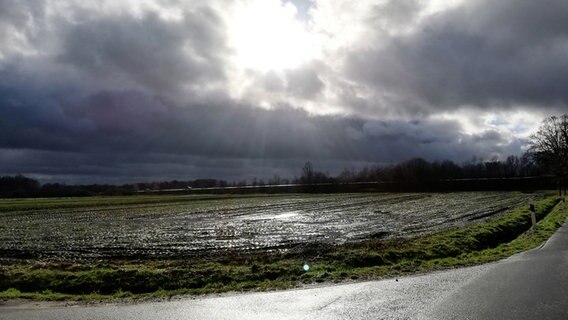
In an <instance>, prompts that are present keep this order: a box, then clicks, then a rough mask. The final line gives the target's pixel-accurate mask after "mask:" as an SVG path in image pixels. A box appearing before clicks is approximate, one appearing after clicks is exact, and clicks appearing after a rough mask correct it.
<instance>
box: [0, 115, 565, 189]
mask: <svg viewBox="0 0 568 320" xmlns="http://www.w3.org/2000/svg"><path fill="white" fill-rule="evenodd" d="M529 143H530V147H529V149H528V151H527V153H526V154H525V155H523V156H522V157H518V156H509V157H508V158H506V159H505V160H504V161H501V160H499V159H497V158H495V159H492V160H490V161H477V160H476V159H473V160H472V161H470V162H468V163H464V164H461V165H459V164H456V163H454V162H452V161H449V160H446V161H441V162H438V161H436V162H428V161H426V160H424V159H422V158H414V159H411V160H408V161H405V162H402V163H398V164H393V165H386V166H385V165H376V166H371V167H365V168H363V169H360V170H354V169H345V170H343V171H342V172H341V173H340V174H338V175H337V176H331V175H330V174H328V173H324V172H321V171H317V170H316V169H315V168H314V165H313V164H312V163H311V162H310V161H308V162H306V163H305V164H304V166H303V167H302V170H301V174H300V177H299V178H294V179H292V180H288V179H282V178H280V176H278V175H274V176H273V177H272V178H270V179H268V180H267V181H266V182H265V181H264V180H262V179H260V180H258V179H257V178H253V179H252V181H251V182H247V181H244V180H243V181H238V182H236V181H235V182H227V181H225V180H217V179H197V180H191V181H177V180H173V181H163V182H150V183H134V184H124V185H120V186H116V185H100V184H92V185H66V184H60V183H47V184H43V185H41V184H40V183H39V182H38V181H37V180H35V179H31V178H28V177H24V176H23V175H16V176H13V177H12V176H5V177H0V197H55V196H90V195H125V194H136V193H139V192H146V191H155V190H161V191H167V190H180V189H185V190H188V189H194V188H195V189H201V190H203V189H207V188H217V189H219V188H227V187H244V186H248V187H251V186H252V187H264V186H266V185H271V186H275V185H280V186H282V187H286V188H287V189H282V188H280V189H278V188H273V189H272V190H275V192H278V191H281V190H290V191H286V192H297V191H298V190H299V191H305V192H327V191H334V190H335V191H338V190H350V191H351V190H355V191H358V190H366V189H364V188H351V187H350V188H331V187H329V186H330V185H332V186H333V185H335V186H337V185H349V184H351V185H357V184H362V183H374V184H376V185H378V184H382V185H381V187H375V189H374V190H385V191H391V190H392V191H411V190H462V189H465V190H468V189H471V190H484V189H515V188H516V187H519V188H520V187H529V188H540V187H550V186H551V185H554V184H556V185H555V186H557V187H558V189H559V191H560V194H562V193H564V195H565V194H566V187H565V184H566V181H567V180H568V114H565V115H563V116H560V117H555V116H553V117H549V118H547V119H545V120H544V121H543V123H542V124H541V126H540V128H539V130H538V131H537V132H536V133H535V134H533V135H532V136H531V137H530V139H529ZM529 177H531V179H524V178H529ZM535 177H540V178H538V179H535ZM290 183H291V184H293V185H301V186H305V187H304V188H301V189H298V188H292V187H290V186H289V184H290ZM248 190H251V189H250V188H249V189H248ZM258 190H260V189H258ZM264 190H267V189H266V188H265V189H264ZM205 191H207V190H205ZM252 191H253V192H254V191H256V189H254V188H253V189H252ZM249 192H250V191H249Z"/></svg>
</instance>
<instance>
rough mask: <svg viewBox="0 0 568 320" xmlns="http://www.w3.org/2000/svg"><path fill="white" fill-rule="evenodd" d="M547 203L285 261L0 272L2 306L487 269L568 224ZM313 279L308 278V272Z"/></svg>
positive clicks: (24, 267) (35, 264)
mask: <svg viewBox="0 0 568 320" xmlns="http://www.w3.org/2000/svg"><path fill="white" fill-rule="evenodd" d="M558 201H559V199H558V198H556V197H548V198H545V199H543V200H540V201H538V202H537V203H536V212H537V220H539V222H538V224H537V225H536V226H535V227H532V228H531V222H530V221H531V220H530V212H529V211H528V208H526V207H523V208H518V209H517V210H515V211H513V212H512V213H510V214H508V215H506V216H503V217H501V218H498V219H496V220H493V221H490V222H487V223H484V224H480V225H474V226H469V227H466V228H461V229H454V230H448V231H444V232H440V233H436V234H432V235H428V236H423V237H418V238H414V239H388V240H384V239H370V240H366V241H362V242H359V243H353V244H346V245H323V244H321V245H309V246H300V247H297V248H295V249H292V250H289V251H287V252H286V253H282V254H267V253H263V254H231V255H227V256H223V257H219V258H218V259H216V260H211V259H207V260H205V259H202V260H193V261H188V260H171V261H154V260H150V261H138V262H133V261H126V262H125V261H102V262H101V261H97V262H88V263H86V262H82V263H78V262H67V263H61V262H57V263H56V262H45V261H11V262H2V263H1V264H0V299H15V298H24V299H33V300H87V301H91V300H102V299H119V298H153V297H167V296H173V295H181V294H205V293H219V292H226V291H245V290H271V289H283V288H290V287H297V286H299V285H302V284H310V283H317V282H340V281H346V280H355V279H377V278H381V277H387V276H397V275H401V274H410V273H416V272H425V271H430V270H438V269H447V268H453V267H458V266H465V265H473V264H479V263H486V262H490V261H495V260H499V259H502V258H504V257H507V256H510V255H512V254H515V253H518V252H522V251H525V250H528V249H531V248H534V247H536V246H538V245H539V244H540V243H542V242H543V241H545V240H546V239H548V238H549V237H550V236H551V235H552V234H553V233H554V232H555V231H556V229H557V228H558V227H559V226H560V225H561V224H562V223H563V222H564V221H565V220H566V218H567V217H568V209H561V208H560V206H556V204H557V203H558ZM306 263H307V264H309V265H310V266H311V268H310V269H309V271H307V272H306V271H304V269H303V266H304V264H306Z"/></svg>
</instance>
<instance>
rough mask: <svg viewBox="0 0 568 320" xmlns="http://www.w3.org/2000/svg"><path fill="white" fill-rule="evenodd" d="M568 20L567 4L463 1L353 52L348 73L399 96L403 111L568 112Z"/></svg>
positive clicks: (559, 1) (560, 0)
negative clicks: (416, 26) (508, 109)
mask: <svg viewBox="0 0 568 320" xmlns="http://www.w3.org/2000/svg"><path fill="white" fill-rule="evenodd" d="M567 17H568V2H566V1H563V0H546V1H531V0H504V1H488V0H480V1H466V2H465V4H463V5H462V6H460V7H457V8H455V9H452V10H449V11H445V12H441V13H439V14H436V15H433V16H431V17H429V18H427V20H426V22H424V23H423V24H421V25H420V29H419V30H417V31H416V32H412V33H410V34H407V35H402V36H392V37H390V38H388V39H387V40H385V39H380V40H377V42H378V43H381V45H380V46H377V47H376V48H375V49H369V50H361V51H355V52H352V53H351V54H350V58H349V60H348V64H347V65H348V67H347V68H348V72H349V74H350V75H351V76H352V77H353V78H354V79H357V80H359V81H363V83H366V84H367V85H368V86H370V87H373V88H375V90H385V89H386V90H388V92H390V93H392V94H394V95H396V96H399V97H402V98H401V99H402V100H403V102H404V104H403V105H405V106H406V108H405V109H404V112H406V113H413V112H424V111H427V112H434V111H436V110H439V109H449V108H455V107H457V106H463V105H468V106H471V107H472V108H489V107H494V106H500V107H503V106H505V107H507V106H515V105H523V104H524V105H536V106H541V107H558V106H559V105H561V106H566V104H567V102H568V91H567V90H565V83H568V60H567V59H566V56H567V55H568V19H567ZM383 36H384V35H382V34H381V35H380V37H383ZM368 41H369V42H371V43H372V42H373V41H374V40H373V39H368ZM370 66H374V67H370ZM395 105H397V104H395ZM398 105H400V104H398Z"/></svg>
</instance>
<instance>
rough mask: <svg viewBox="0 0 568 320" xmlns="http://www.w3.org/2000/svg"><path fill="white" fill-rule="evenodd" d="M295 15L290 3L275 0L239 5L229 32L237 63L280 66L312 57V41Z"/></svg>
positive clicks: (265, 67) (266, 68)
mask: <svg viewBox="0 0 568 320" xmlns="http://www.w3.org/2000/svg"><path fill="white" fill-rule="evenodd" d="M295 15H296V8H295V7H294V5H292V4H291V3H282V2H281V1H279V0H259V1H254V2H253V3H248V5H247V6H243V7H240V8H239V10H237V12H236V15H235V17H234V19H235V20H234V24H233V27H232V32H233V34H232V36H231V38H232V46H233V48H234V50H235V57H236V63H237V65H238V67H240V68H244V69H253V70H257V71H264V72H266V71H269V70H284V69H290V68H294V67H296V66H299V65H301V64H302V63H304V62H306V61H308V60H310V59H311V58H313V56H314V54H315V49H316V45H315V41H314V39H313V37H312V36H311V35H310V33H309V32H308V31H306V29H305V26H304V24H303V23H302V22H301V21H298V20H297V19H296V18H295Z"/></svg>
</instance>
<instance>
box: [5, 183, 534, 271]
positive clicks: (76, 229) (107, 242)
mask: <svg viewBox="0 0 568 320" xmlns="http://www.w3.org/2000/svg"><path fill="white" fill-rule="evenodd" d="M529 197H535V195H534V194H533V195H527V194H522V193H517V192H469V193H445V194H400V193H397V194H385V193H382V194H333V195H279V196H258V197H242V196H241V197H234V196H233V197H217V198H214V197H212V198H203V197H201V198H199V197H192V196H183V197H182V196H177V197H176V196H163V197H154V198H153V200H152V199H150V200H148V201H141V200H140V199H142V200H144V198H143V197H134V198H135V200H128V201H123V202H120V203H118V202H117V203H116V204H114V203H113V201H114V200H108V201H105V200H104V199H99V200H100V201H98V202H93V201H92V200H73V201H74V202H73V203H71V204H69V201H68V200H67V202H66V201H65V200H60V201H61V203H60V205H59V204H58V202H57V201H59V200H51V201H50V202H49V203H47V204H43V203H42V204H41V205H39V204H38V205H34V202H33V201H37V200H21V201H19V202H14V201H12V202H10V203H8V202H7V201H8V200H1V201H0V258H47V259H56V260H57V259H63V260H75V259H84V258H97V259H98V258H127V259H137V258H177V257H190V256H193V255H196V254H197V255H198V254H204V253H212V252H217V251H225V250H237V251H250V250H285V249H287V248H291V247H294V246H297V245H302V244H306V243H313V242H325V243H345V242H349V241H356V240H359V239H364V238H370V237H374V238H377V237H378V238H385V237H401V236H402V237H409V236H414V235H418V234H424V233H431V232H434V231H437V230H441V229H446V228H451V227H456V226H464V225H468V224H473V223H480V222H483V221H486V220H488V219H493V218H495V217H498V216H501V215H504V214H507V212H508V211H509V210H510V209H513V208H515V207H518V206H520V205H523V204H526V203H528V199H529ZM2 201H4V203H3V202H2ZM26 201H28V202H26ZM89 201H90V202H89ZM14 203H15V204H14Z"/></svg>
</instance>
